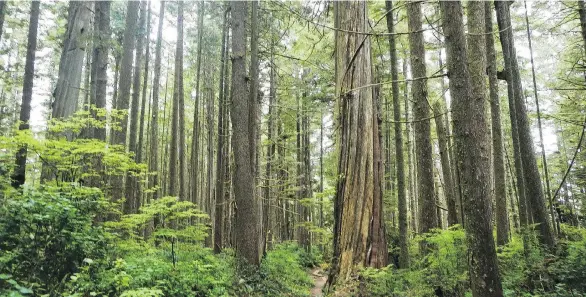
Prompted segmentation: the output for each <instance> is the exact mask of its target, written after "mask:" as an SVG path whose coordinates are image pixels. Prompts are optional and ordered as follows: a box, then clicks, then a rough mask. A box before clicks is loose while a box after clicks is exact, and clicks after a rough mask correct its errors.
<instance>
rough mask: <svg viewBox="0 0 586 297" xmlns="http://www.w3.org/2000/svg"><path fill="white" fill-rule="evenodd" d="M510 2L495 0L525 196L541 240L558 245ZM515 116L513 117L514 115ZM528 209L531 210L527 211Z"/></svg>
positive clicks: (546, 244) (549, 244)
mask: <svg viewBox="0 0 586 297" xmlns="http://www.w3.org/2000/svg"><path fill="white" fill-rule="evenodd" d="M509 5H510V3H508V2H501V1H495V6H496V8H497V21H498V24H499V29H500V30H499V32H500V37H501V38H500V39H501V45H502V48H503V55H504V58H505V70H506V71H507V78H508V79H509V80H508V81H507V82H508V83H511V82H512V83H513V91H514V92H513V94H514V98H513V99H514V101H513V102H514V113H515V117H516V121H517V129H518V131H517V133H518V137H519V151H518V153H519V154H520V156H521V163H522V168H523V173H522V174H523V177H524V182H525V190H526V198H527V201H526V202H528V206H529V205H530V208H529V210H530V211H531V215H532V217H533V222H534V223H535V224H538V229H539V242H540V243H541V244H543V245H545V246H547V247H549V248H553V247H554V246H555V238H554V235H553V232H552V230H551V226H550V223H549V216H548V214H547V210H546V209H547V208H546V206H545V198H544V195H543V188H542V186H541V177H540V176H539V169H538V168H537V161H536V160H535V151H534V148H533V137H532V135H531V128H530V125H529V118H528V117H527V107H526V106H525V99H524V96H523V86H522V84H521V76H520V74H519V65H518V63H517V54H516V50H515V44H514V39H513V31H512V27H511V14H510V6H509ZM511 120H512V119H511ZM528 213H529V212H528Z"/></svg>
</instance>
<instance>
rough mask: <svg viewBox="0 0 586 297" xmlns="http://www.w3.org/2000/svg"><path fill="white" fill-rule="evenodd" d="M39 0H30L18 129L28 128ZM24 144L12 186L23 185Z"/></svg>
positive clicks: (18, 153) (17, 160) (24, 175)
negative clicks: (31, 0)
mask: <svg viewBox="0 0 586 297" xmlns="http://www.w3.org/2000/svg"><path fill="white" fill-rule="evenodd" d="M40 5H41V2H40V1H33V2H31V12H30V19H29V24H28V37H27V46H26V61H25V65H24V80H23V83H22V102H21V103H20V117H19V120H20V125H19V126H18V129H19V130H28V129H29V127H30V125H29V120H30V119H31V101H32V97H33V80H34V76H35V53H36V51H37V29H38V25H39V11H40ZM26 155H27V148H26V146H23V147H20V148H19V149H18V152H17V153H16V168H14V172H13V174H12V182H11V184H12V186H13V187H14V188H18V187H20V186H22V185H24V182H25V179H26Z"/></svg>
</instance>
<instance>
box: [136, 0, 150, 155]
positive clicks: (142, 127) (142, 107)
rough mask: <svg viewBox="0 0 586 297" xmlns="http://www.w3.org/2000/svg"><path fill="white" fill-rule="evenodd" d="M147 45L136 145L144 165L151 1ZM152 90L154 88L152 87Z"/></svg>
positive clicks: (147, 24)
mask: <svg viewBox="0 0 586 297" xmlns="http://www.w3.org/2000/svg"><path fill="white" fill-rule="evenodd" d="M146 22H147V23H146V38H145V39H146V40H145V41H146V43H145V47H146V50H145V55H144V56H145V61H144V77H143V82H142V85H143V87H142V100H141V103H140V115H139V117H138V118H139V121H140V123H139V125H140V128H139V131H138V144H137V145H136V160H137V162H140V163H142V162H143V161H144V160H143V144H144V133H145V132H144V131H145V130H147V129H145V116H144V115H145V110H146V105H147V94H148V92H147V90H148V87H147V86H148V79H149V62H150V61H149V60H150V48H151V46H150V44H151V38H150V35H151V2H150V1H149V4H148V16H147V20H146ZM151 88H152V86H151Z"/></svg>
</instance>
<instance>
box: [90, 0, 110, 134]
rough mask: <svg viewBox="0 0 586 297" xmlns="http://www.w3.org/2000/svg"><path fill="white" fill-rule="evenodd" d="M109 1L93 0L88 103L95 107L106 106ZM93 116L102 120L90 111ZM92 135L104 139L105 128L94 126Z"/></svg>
mask: <svg viewBox="0 0 586 297" xmlns="http://www.w3.org/2000/svg"><path fill="white" fill-rule="evenodd" d="M110 3H111V1H95V19H94V50H93V57H92V68H93V69H92V84H91V87H92V88H93V90H91V91H90V103H91V104H94V105H95V106H96V108H100V109H104V108H106V93H107V87H108V52H109V48H110V47H109V44H110ZM92 115H93V117H94V118H96V119H98V120H101V121H104V120H105V117H104V116H98V115H97V114H96V113H95V111H93V112H92ZM92 136H93V137H94V138H95V139H98V140H101V141H106V129H105V128H102V127H99V128H94V129H93V132H92Z"/></svg>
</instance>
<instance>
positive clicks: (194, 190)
mask: <svg viewBox="0 0 586 297" xmlns="http://www.w3.org/2000/svg"><path fill="white" fill-rule="evenodd" d="M203 12H204V2H203V1H202V2H199V7H198V25H197V63H196V66H195V67H196V75H197V78H196V81H195V109H194V111H193V137H192V141H191V160H190V163H191V164H190V165H191V166H190V167H191V180H190V183H191V202H193V203H200V202H201V201H200V199H199V195H198V193H199V192H198V190H199V187H200V184H198V180H199V179H198V178H199V172H198V171H199V170H198V165H199V134H200V131H199V128H200V127H199V101H200V97H201V94H200V93H201V92H200V91H201V89H200V82H201V51H202V48H203V44H202V38H203V15H204V14H203ZM223 42H224V41H223Z"/></svg>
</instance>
